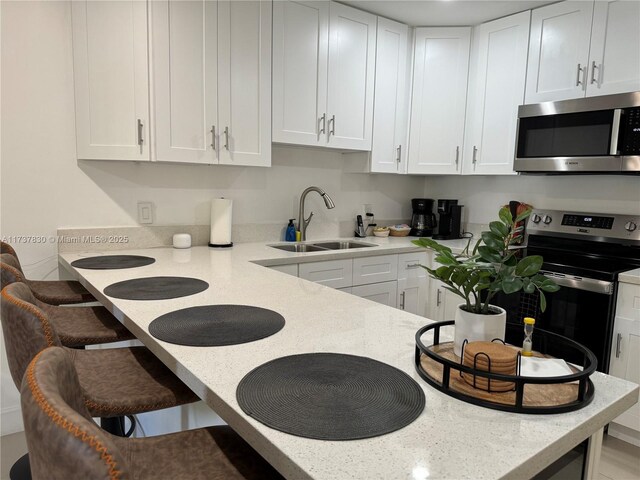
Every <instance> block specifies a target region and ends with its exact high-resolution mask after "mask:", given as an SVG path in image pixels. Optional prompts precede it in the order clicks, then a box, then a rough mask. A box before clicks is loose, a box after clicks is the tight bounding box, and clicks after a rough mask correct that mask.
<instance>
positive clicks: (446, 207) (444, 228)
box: [433, 200, 464, 240]
mask: <svg viewBox="0 0 640 480" xmlns="http://www.w3.org/2000/svg"><path fill="white" fill-rule="evenodd" d="M463 206H464V205H458V200H438V215H440V227H439V228H438V234H437V235H434V236H433V238H434V239H436V240H453V239H455V238H462V234H461V232H462V207H463Z"/></svg>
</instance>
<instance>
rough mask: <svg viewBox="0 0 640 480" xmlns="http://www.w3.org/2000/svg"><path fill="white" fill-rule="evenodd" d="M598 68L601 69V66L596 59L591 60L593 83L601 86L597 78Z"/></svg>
mask: <svg viewBox="0 0 640 480" xmlns="http://www.w3.org/2000/svg"><path fill="white" fill-rule="evenodd" d="M596 70H598V71H600V67H599V66H598V64H596V62H595V60H594V61H593V62H591V85H593V84H594V83H595V84H596V85H598V86H600V82H598V79H597V78H596ZM598 76H599V75H598Z"/></svg>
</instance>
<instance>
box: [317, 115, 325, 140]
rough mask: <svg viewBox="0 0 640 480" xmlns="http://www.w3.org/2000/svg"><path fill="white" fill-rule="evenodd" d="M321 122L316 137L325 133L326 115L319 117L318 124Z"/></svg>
mask: <svg viewBox="0 0 640 480" xmlns="http://www.w3.org/2000/svg"><path fill="white" fill-rule="evenodd" d="M320 122H322V128H320V129H319V130H318V135H319V134H321V133H326V127H327V114H326V113H323V114H322V116H321V117H320V120H318V123H320Z"/></svg>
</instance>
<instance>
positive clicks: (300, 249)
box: [269, 243, 327, 253]
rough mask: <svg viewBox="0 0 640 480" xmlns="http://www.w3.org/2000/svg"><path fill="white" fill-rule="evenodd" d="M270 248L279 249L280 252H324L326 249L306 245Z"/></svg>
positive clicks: (291, 244)
mask: <svg viewBox="0 0 640 480" xmlns="http://www.w3.org/2000/svg"><path fill="white" fill-rule="evenodd" d="M269 246H270V247H273V248H277V249H278V250H284V251H285V252H296V253H304V252H323V251H326V250H327V249H326V248H321V247H316V246H315V245H309V244H306V243H290V244H287V245H269Z"/></svg>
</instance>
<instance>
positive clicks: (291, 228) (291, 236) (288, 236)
mask: <svg viewBox="0 0 640 480" xmlns="http://www.w3.org/2000/svg"><path fill="white" fill-rule="evenodd" d="M294 220H295V218H290V219H289V224H288V225H287V231H286V233H285V234H284V239H285V240H286V241H287V242H295V241H296V226H295V225H294V224H293V221H294Z"/></svg>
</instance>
